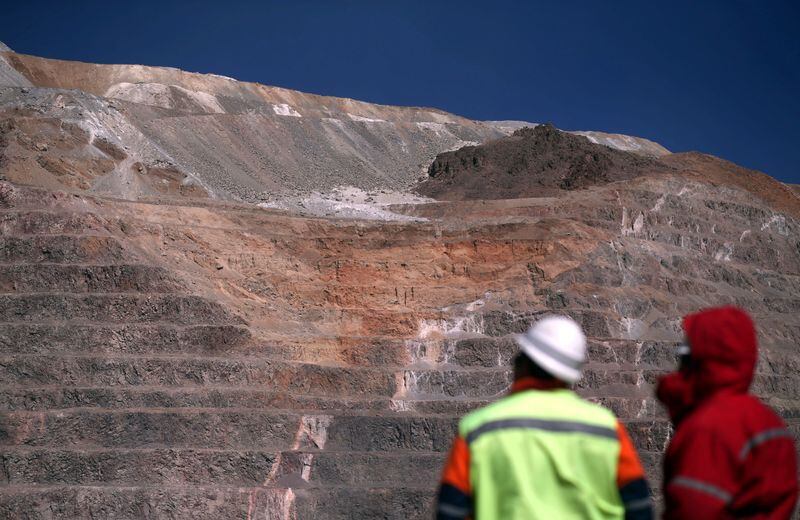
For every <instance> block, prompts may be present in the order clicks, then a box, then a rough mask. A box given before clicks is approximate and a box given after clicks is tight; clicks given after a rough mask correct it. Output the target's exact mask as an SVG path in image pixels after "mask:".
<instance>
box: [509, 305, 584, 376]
mask: <svg viewBox="0 0 800 520" xmlns="http://www.w3.org/2000/svg"><path fill="white" fill-rule="evenodd" d="M515 339H516V341H517V345H519V347H520V349H521V350H522V352H523V353H525V355H526V356H528V357H529V358H531V359H532V360H533V361H535V362H536V364H537V365H539V366H540V367H541V368H542V369H544V370H545V372H547V373H549V374H551V375H552V376H554V377H556V378H557V379H560V380H561V381H564V382H566V383H575V382H576V381H577V380H578V379H580V378H581V367H582V366H583V364H584V363H585V362H586V336H584V334H583V331H582V330H581V327H580V325H578V324H577V323H575V321H574V320H572V319H571V318H567V317H566V316H547V317H545V318H542V319H541V320H539V321H537V322H536V323H534V324H533V326H532V327H531V328H530V329H528V331H527V332H526V333H525V334H517V335H516V336H515Z"/></svg>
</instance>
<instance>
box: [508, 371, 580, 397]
mask: <svg viewBox="0 0 800 520" xmlns="http://www.w3.org/2000/svg"><path fill="white" fill-rule="evenodd" d="M563 388H567V384H566V383H564V382H563V381H559V380H558V379H539V378H537V377H533V376H526V377H521V378H519V379H517V380H516V381H514V383H512V384H511V389H510V390H509V391H508V393H509V395H511V394H516V393H518V392H524V391H525V390H558V389H563Z"/></svg>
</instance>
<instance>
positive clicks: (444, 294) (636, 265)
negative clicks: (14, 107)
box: [0, 175, 800, 519]
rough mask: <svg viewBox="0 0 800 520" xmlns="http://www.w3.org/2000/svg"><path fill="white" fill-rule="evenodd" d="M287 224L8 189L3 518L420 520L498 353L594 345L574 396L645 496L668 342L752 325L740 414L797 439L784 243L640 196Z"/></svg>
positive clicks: (779, 232) (796, 307) (780, 226)
mask: <svg viewBox="0 0 800 520" xmlns="http://www.w3.org/2000/svg"><path fill="white" fill-rule="evenodd" d="M394 210H395V211H398V212H404V213H407V214H410V215H414V216H416V217H420V218H426V219H427V220H426V221H422V222H407V223H399V224H398V223H386V222H364V221H349V220H340V221H337V220H322V219H311V218H301V217H297V216H292V215H289V214H286V213H280V212H270V211H265V210H261V209H254V208H252V207H249V206H244V205H236V204H223V203H215V202H209V201H205V202H204V201H195V202H192V201H175V202H173V203H171V204H153V203H137V202H124V201H119V200H112V199H104V198H97V197H92V196H88V195H76V194H69V193H64V192H57V191H47V190H42V189H33V188H25V187H20V186H15V185H12V184H10V183H2V184H0V293H2V294H0V382H1V383H0V384H1V385H2V391H0V432H1V433H0V460H2V464H0V468H1V470H0V471H1V472H0V477H2V481H0V516H2V517H4V518H90V517H114V518H165V517H167V518H208V519H211V518H249V519H255V518H260V519H263V518H269V519H272V518H282V519H286V518H364V519H366V518H376V517H381V518H398V519H399V518H403V519H406V518H427V517H429V516H430V514H431V506H432V496H433V493H434V490H435V487H436V483H437V479H438V474H439V471H440V467H441V464H442V462H443V457H444V454H445V452H446V450H447V449H448V448H449V445H450V441H451V436H452V435H453V434H454V429H455V425H456V421H457V419H458V417H459V416H460V415H462V414H463V413H464V412H466V411H468V410H470V409H472V408H474V407H476V406H479V405H482V404H484V403H486V402H488V401H490V400H492V399H495V398H497V397H498V396H500V395H502V394H503V392H504V391H505V390H506V388H507V386H508V384H509V380H510V374H509V361H510V358H511V357H512V356H513V354H514V352H515V347H514V345H513V342H512V341H511V340H510V336H509V335H510V334H511V333H515V332H519V331H522V330H524V328H525V327H526V326H527V325H528V324H529V322H530V321H531V320H532V319H534V318H535V317H536V316H539V315H541V314H543V313H548V312H558V313H564V314H568V315H571V316H573V317H575V318H576V319H577V320H579V321H580V322H581V323H582V324H583V326H584V327H585V329H586V331H587V334H588V336H589V338H590V363H589V365H588V366H587V369H586V374H585V377H584V378H583V379H582V381H581V382H580V383H579V385H578V387H579V391H580V392H581V394H583V395H584V396H586V397H588V398H591V399H593V400H596V401H599V402H602V403H604V404H606V405H608V406H610V407H611V408H612V409H614V410H615V412H616V413H617V414H619V416H620V417H621V418H622V419H623V420H624V421H625V423H626V424H627V426H628V428H629V430H630V432H631V435H632V437H633V439H634V441H635V443H636V445H637V447H638V449H639V450H640V453H641V455H642V457H643V459H644V462H645V464H646V466H647V469H648V472H649V474H650V477H651V481H652V484H653V485H654V486H655V487H657V486H658V485H659V474H658V461H659V457H660V455H661V452H662V450H663V448H664V446H665V444H666V442H667V440H668V437H669V434H670V431H669V427H668V425H667V422H666V421H665V417H664V415H663V413H662V411H661V410H660V408H659V406H658V405H657V404H656V403H655V401H654V399H653V389H652V383H653V381H654V380H655V378H656V377H657V376H658V375H659V374H660V373H662V372H663V371H665V370H668V369H670V368H672V366H673V364H674V359H673V358H672V349H673V346H674V345H675V342H676V341H677V340H678V339H679V336H680V333H679V320H680V317H681V316H682V315H683V314H684V313H686V312H689V311H693V310H696V309H697V308H699V307H703V306H707V305H717V304H724V303H732V304H737V305H741V306H743V307H744V308H746V309H748V310H749V311H750V312H752V313H753V315H754V317H755V319H756V322H757V325H758V327H759V333H760V341H761V346H762V350H761V359H760V363H759V368H758V376H757V378H756V382H755V387H754V389H755V391H756V392H757V393H758V394H759V395H761V396H762V397H763V398H764V399H765V401H766V402H768V403H769V404H770V405H772V406H773V407H775V408H776V409H777V410H779V411H780V413H781V414H782V415H783V417H784V418H785V419H786V420H787V422H788V423H789V425H790V428H791V429H792V431H793V432H795V433H800V432H798V430H800V420H799V419H798V418H799V417H800V415H798V411H800V402H798V395H800V394H799V393H798V381H800V379H798V376H797V374H798V356H797V343H798V338H800V312H798V311H800V247H798V236H799V235H798V222H797V220H795V219H794V218H792V217H791V216H790V215H788V214H785V213H779V212H776V211H775V210H773V209H771V208H770V206H768V205H767V204H766V203H764V202H762V201H761V200H760V199H758V198H756V197H755V196H754V195H752V194H751V193H749V192H747V191H743V190H740V189H737V188H733V187H724V186H723V187H721V186H713V185H711V184H708V183H705V182H700V181H698V180H693V179H687V178H683V177H680V176H671V175H663V176H659V177H642V178H637V179H634V180H630V181H627V182H624V183H612V184H607V185H602V186H593V187H589V188H586V189H583V190H577V191H571V192H563V193H562V194H561V195H559V196H558V197H552V198H537V199H517V200H497V201H464V202H453V203H451V202H436V203H430V204H425V205H416V206H409V207H397V208H394Z"/></svg>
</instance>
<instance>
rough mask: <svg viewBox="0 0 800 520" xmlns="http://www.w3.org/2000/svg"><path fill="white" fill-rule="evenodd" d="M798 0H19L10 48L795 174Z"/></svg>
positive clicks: (8, 17) (1, 19)
mask: <svg viewBox="0 0 800 520" xmlns="http://www.w3.org/2000/svg"><path fill="white" fill-rule="evenodd" d="M799 34H800V2H770V1H743V0H729V1H719V2H713V1H686V2H684V1H669V2H667V1H664V2H627V1H613V2H600V1H594V2H579V1H574V2H573V1H566V0H563V1H554V2H534V1H530V2H521V1H520V2H508V1H502V0H496V1H492V2H470V1H468V0H462V1H452V2H450V1H441V2H436V1H433V0H430V1H409V2H401V1H394V2H384V1H379V0H372V1H334V0H329V1H319V2H315V1H302V0H297V1H282V2H267V1H263V2H244V1H241V2H237V1H233V0H230V1H228V2H218V1H217V2H205V1H202V0H199V1H194V2H169V1H161V2H150V1H146V0H139V1H135V2H124V3H122V2H120V3H117V2H108V1H107V0H105V1H103V2H93V1H74V2H72V1H71V2H63V1H59V2H37V1H26V2H15V3H14V4H12V5H5V6H4V7H3V12H2V16H0V40H1V41H4V42H5V43H6V44H7V45H9V46H10V47H11V48H13V49H14V50H16V51H18V52H23V53H27V54H35V55H39V56H46V57H52V58H63V59H70V60H82V61H89V62H100V63H141V64H148V65H165V66H172V67H178V68H181V69H186V70H191V71H198V72H213V73H217V74H223V75H226V76H232V77H234V78H237V79H242V80H249V81H258V82H261V83H265V84H268V85H278V86H283V87H287V88H292V89H298V90H303V91H307V92H314V93H319V94H327V95H336V96H344V97H351V98H356V99H362V100H366V101H372V102H378V103H386V104H397V105H416V106H432V107H438V108H442V109H444V110H447V111H450V112H454V113H457V114H461V115H464V116H467V117H471V118H475V119H520V120H527V121H535V122H544V121H551V122H553V123H554V124H555V125H556V126H558V127H560V128H565V129H585V130H604V131H609V132H620V133H627V134H632V135H638V136H643V137H648V138H650V139H653V140H655V141H658V142H660V143H662V144H663V145H665V146H667V147H668V148H670V149H671V150H674V151H687V150H699V151H703V152H707V153H711V154H714V155H718V156H720V157H724V158H726V159H729V160H732V161H734V162H736V163H738V164H741V165H743V166H747V167H751V168H756V169H759V170H762V171H765V172H766V173H769V174H771V175H773V176H775V177H777V178H779V179H781V180H783V181H786V182H795V183H800V153H798V152H797V151H796V150H797V148H798V144H800V37H799V36H798V35H799Z"/></svg>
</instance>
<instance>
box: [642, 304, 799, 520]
mask: <svg viewBox="0 0 800 520" xmlns="http://www.w3.org/2000/svg"><path fill="white" fill-rule="evenodd" d="M683 329H684V331H685V334H686V340H687V342H688V343H689V346H690V349H691V357H690V362H689V363H688V364H687V365H686V366H684V367H682V368H681V369H680V371H678V372H674V373H672V374H669V375H667V376H665V377H663V378H662V379H661V381H660V382H659V385H658V391H657V394H658V398H659V399H660V400H661V401H662V402H663V403H664V404H666V406H667V408H668V410H669V414H670V417H671V418H672V421H673V423H674V425H675V433H674V435H673V437H672V440H671V441H670V443H669V447H668V448H667V453H666V455H665V460H664V498H665V507H666V510H665V514H664V518H666V519H669V520H672V519H678V518H680V519H692V518H703V519H724V518H741V517H747V518H754V519H787V518H790V517H791V516H792V512H793V510H794V507H795V503H796V501H797V491H798V485H797V459H796V452H795V445H794V439H793V437H792V435H791V433H790V432H789V431H788V430H787V429H786V425H785V424H784V423H783V421H782V420H781V419H780V418H779V417H778V416H777V415H776V414H775V413H774V412H773V411H772V410H770V409H769V408H768V407H767V406H765V405H764V404H763V403H761V401H759V400H758V398H756V397H755V396H753V395H750V394H749V393H748V389H749V387H750V383H751V382H752V380H753V373H754V371H755V366H756V359H757V356H758V354H757V350H758V347H757V345H756V333H755V328H754V327H753V322H752V321H751V320H750V317H749V316H748V315H747V314H746V313H744V312H743V311H741V310H739V309H736V308H733V307H724V308H718V309H709V310H706V311H703V312H700V313H697V314H692V315H689V316H687V317H685V318H684V320H683Z"/></svg>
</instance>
